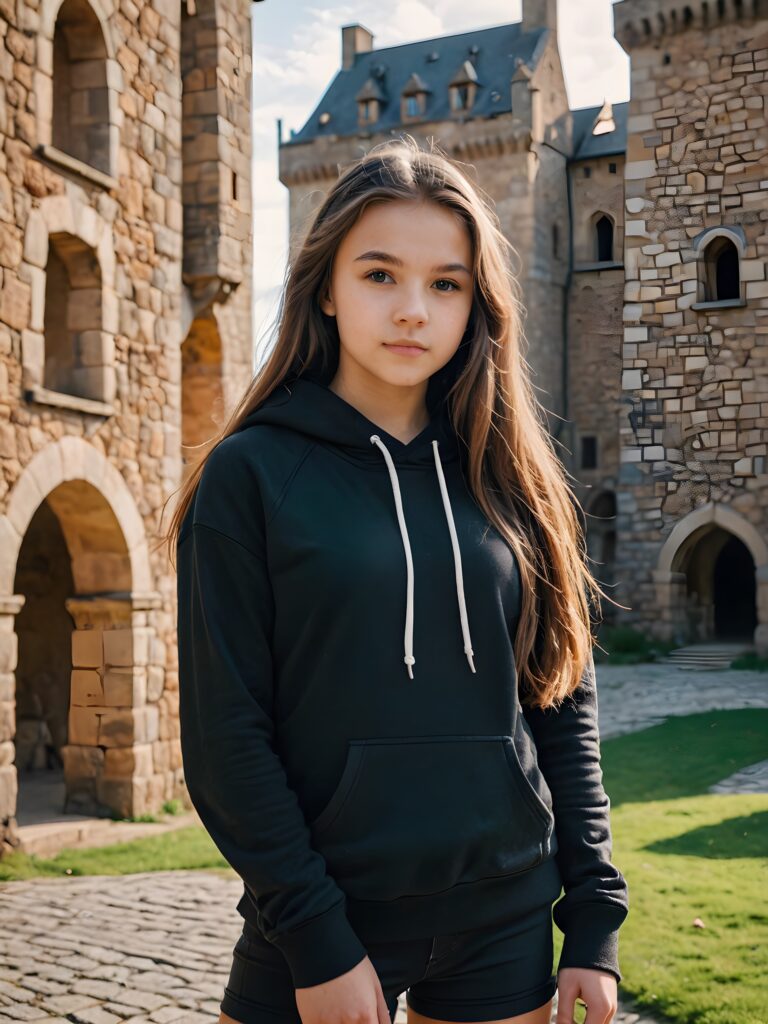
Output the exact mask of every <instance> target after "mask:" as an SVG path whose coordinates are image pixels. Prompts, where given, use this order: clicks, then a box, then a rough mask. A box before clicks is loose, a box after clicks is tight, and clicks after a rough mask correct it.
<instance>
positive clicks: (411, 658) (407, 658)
mask: <svg viewBox="0 0 768 1024" xmlns="http://www.w3.org/2000/svg"><path fill="white" fill-rule="evenodd" d="M403 661H404V662H405V664H406V665H407V666H408V675H409V676H410V677H411V679H413V668H412V667H411V666H413V665H415V664H416V659H415V658H414V656H413V655H412V654H406V656H405V657H404V658H403Z"/></svg>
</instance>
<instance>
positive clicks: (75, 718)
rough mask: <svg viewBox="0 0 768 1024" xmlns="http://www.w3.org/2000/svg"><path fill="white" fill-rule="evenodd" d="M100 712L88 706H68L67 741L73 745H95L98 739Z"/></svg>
mask: <svg viewBox="0 0 768 1024" xmlns="http://www.w3.org/2000/svg"><path fill="white" fill-rule="evenodd" d="M100 717H101V712H100V711H97V710H96V709H95V708H89V707H70V709H69V719H68V722H69V732H68V736H69V742H70V743H72V744H75V745H82V746H96V745H97V744H98V743H99V742H100V740H99V719H100Z"/></svg>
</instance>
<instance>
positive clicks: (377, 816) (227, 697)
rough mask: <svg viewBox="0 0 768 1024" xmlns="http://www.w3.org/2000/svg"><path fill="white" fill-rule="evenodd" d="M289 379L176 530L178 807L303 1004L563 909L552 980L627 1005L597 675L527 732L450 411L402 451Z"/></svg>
mask: <svg viewBox="0 0 768 1024" xmlns="http://www.w3.org/2000/svg"><path fill="white" fill-rule="evenodd" d="M326 381H327V378H325V379H323V378H321V377H320V376H319V375H313V376H309V375H307V374H305V375H304V376H302V377H301V378H295V377H293V378H289V379H288V381H287V382H286V383H284V384H282V385H281V386H280V387H278V388H277V389H275V391H273V393H272V394H271V395H270V396H269V398H268V399H267V400H266V401H264V402H263V403H262V404H261V406H260V407H259V408H258V409H257V410H256V411H255V412H253V413H252V414H251V415H250V416H249V417H248V419H247V421H246V422H245V423H244V424H243V426H242V427H241V429H240V430H238V431H237V432H236V433H234V434H232V435H231V436H229V437H227V438H226V439H225V440H224V441H223V442H222V443H221V444H219V445H218V446H217V447H216V448H215V449H214V451H213V452H212V453H211V455H210V456H209V458H208V461H207V463H206V465H205V469H204V471H203V474H202V477H201V480H200V484H199V487H198V489H197V492H196V495H195V500H194V502H193V504H192V505H191V506H190V509H189V511H188V513H187V515H186V517H185V519H184V522H183V524H182V529H181V533H180V536H179V543H178V549H177V557H178V641H179V671H180V725H181V743H182V753H183V761H184V771H185V778H186V784H187V787H188V791H189V794H190V797H191V799H192V801H193V803H194V805H195V807H196V809H197V811H198V813H199V815H200V817H201V819H202V821H203V823H204V825H205V827H206V829H207V830H208V832H209V833H210V835H211V837H212V839H213V841H214V843H215V844H216V846H217V847H218V849H219V850H220V851H221V853H222V854H223V856H224V857H225V858H226V860H227V861H228V862H229V863H230V864H231V865H232V867H233V868H234V869H235V871H236V872H237V873H238V874H239V875H240V877H241V878H242V879H243V882H244V892H243V896H242V898H241V900H240V902H239V904H238V910H239V912H240V913H241V915H242V916H243V917H244V918H245V919H246V920H248V921H249V922H250V923H251V924H253V925H255V926H256V927H257V928H258V929H259V930H260V931H261V933H262V934H263V935H264V936H265V937H266V938H267V939H268V940H269V941H271V942H273V943H274V945H275V946H276V947H277V948H279V949H280V950H281V951H282V953H283V954H284V956H285V958H286V961H287V963H288V965H289V968H290V971H291V975H292V979H293V984H294V986H295V987H297V988H300V987H306V986H310V985H316V984H320V983H321V982H324V981H328V980H330V979H331V978H334V977H337V976H339V975H341V974H343V973H345V972H346V971H348V970H351V969H352V968H353V967H354V966H355V965H356V964H357V963H359V962H360V961H361V960H362V959H363V957H364V956H365V955H366V953H367V950H366V943H368V942H372V941H375V940H377V939H382V940H383V939H397V938H419V937H421V938H423V937H429V936H432V935H437V934H445V933H450V932H456V931H463V930H466V929H469V928H475V927H480V926H485V925H492V924H493V923H495V922H500V921H502V920H504V919H508V918H509V917H510V916H515V915H518V914H522V913H525V912H526V909H530V908H532V907H534V906H536V905H541V904H543V903H545V902H553V901H555V900H557V898H558V896H560V894H561V891H562V888H563V887H564V889H565V894H564V895H563V896H562V897H561V898H560V899H559V901H558V902H556V903H555V905H554V911H553V913H554V920H555V923H556V924H557V925H558V927H559V928H560V929H561V931H563V932H564V933H565V939H564V944H563V950H562V954H561V957H560V961H559V967H569V966H581V967H593V968H601V969H603V970H607V971H610V972H612V973H613V974H614V975H615V977H616V978H617V980H619V981H620V980H621V973H620V971H619V964H618V930H619V927H620V926H621V924H622V922H623V921H624V919H625V917H626V915H627V912H628V907H629V904H628V891H627V885H626V881H625V879H624V877H623V875H622V874H621V873H620V871H619V870H618V869H617V868H616V867H615V866H614V865H613V864H612V862H611V859H610V857H611V849H612V836H611V830H610V821H609V810H610V801H609V798H608V796H607V794H606V792H605V790H604V788H603V782H602V770H601V766H600V744H599V736H598V719H597V693H596V686H595V676H594V664H593V662H592V661H591V660H590V664H589V666H588V669H587V671H586V672H585V674H584V679H583V681H582V685H581V686H580V688H579V689H578V690H577V691H576V693H575V694H574V696H573V697H572V698H570V699H569V700H567V701H566V702H565V703H564V704H563V705H562V707H561V708H560V709H559V710H555V709H550V710H549V711H541V710H538V709H530V708H528V707H526V708H524V709H523V707H522V706H521V704H520V701H519V697H518V684H517V671H516V666H515V659H514V653H513V642H514V637H515V630H516V628H517V624H518V619H519V615H520V606H521V587H520V575H519V571H518V566H517V561H516V559H515V556H514V554H513V552H512V549H511V548H510V546H509V545H508V543H507V542H506V541H505V540H504V539H503V538H502V536H501V535H500V534H499V533H498V531H497V530H495V529H494V528H493V527H492V526H491V525H490V523H489V522H488V520H487V519H486V518H485V516H484V515H483V513H482V512H481V510H480V508H479V506H478V505H477V503H476V502H475V501H474V499H473V497H472V496H471V494H470V491H469V489H468V487H467V485H466V483H465V475H464V469H463V466H464V463H463V456H462V453H461V452H460V449H459V445H458V441H457V438H456V435H455V433H454V431H453V429H452V427H451V424H450V420H449V418H448V414H447V407H446V403H445V401H444V400H443V401H439V402H437V403H435V402H434V401H432V402H431V404H430V406H429V409H430V415H431V419H430V422H429V424H428V426H427V427H425V428H424V430H422V431H421V432H420V433H419V434H418V435H417V436H416V437H415V438H414V439H413V440H412V441H410V442H409V443H407V444H404V443H403V442H401V441H399V440H398V439H397V438H395V437H393V436H392V435H390V434H388V433H387V431H385V430H383V429H382V428H381V427H380V426H377V425H376V424H375V423H373V422H371V421H370V420H369V419H368V418H367V417H366V416H364V415H363V414H362V413H361V412H359V411H358V410H357V409H356V408H355V407H354V406H352V405H350V404H349V403H348V402H346V401H345V400H344V399H342V398H341V397H340V396H338V395H336V394H335V393H334V392H333V391H331V390H330V389H329V388H328V386H327V383H326Z"/></svg>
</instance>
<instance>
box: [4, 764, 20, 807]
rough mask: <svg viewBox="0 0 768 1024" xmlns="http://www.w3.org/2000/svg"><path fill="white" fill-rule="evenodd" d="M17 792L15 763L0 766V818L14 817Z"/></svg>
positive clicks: (17, 783)
mask: <svg viewBox="0 0 768 1024" xmlns="http://www.w3.org/2000/svg"><path fill="white" fill-rule="evenodd" d="M18 793H19V782H18V776H17V774H16V765H14V764H9V765H4V766H3V767H2V768H0V820H2V819H4V818H6V819H7V818H13V817H15V815H16V800H17V797H18Z"/></svg>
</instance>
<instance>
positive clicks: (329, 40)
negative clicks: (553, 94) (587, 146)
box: [251, 0, 629, 355]
mask: <svg viewBox="0 0 768 1024" xmlns="http://www.w3.org/2000/svg"><path fill="white" fill-rule="evenodd" d="M611 8H612V0H560V3H559V15H558V37H559V46H560V54H561V58H562V61H563V69H564V72H565V84H566V89H567V92H568V102H569V104H570V106H571V108H572V109H576V108H578V107H589V106H597V105H598V104H602V103H603V102H604V100H606V99H607V100H610V101H611V102H612V103H624V102H626V101H627V100H628V99H629V58H628V57H627V54H626V53H625V52H624V50H623V49H622V48H621V47H620V46H619V44H618V43H617V42H616V40H615V39H614V38H613V12H612V9H611ZM520 18H521V0H473V2H472V3H467V2H466V0H390V2H389V3H382V2H381V0H375V2H374V0H355V2H354V3H340V2H334V0H264V2H263V3H253V4H251V21H252V43H253V115H252V116H253V120H252V130H253V157H254V159H253V237H254V253H253V255H254V271H253V287H254V321H253V327H254V341H255V343H256V348H257V349H262V347H263V346H264V345H265V344H266V345H268V344H269V340H270V338H271V335H272V331H273V321H274V318H275V316H276V313H277V303H278V299H279V293H280V288H281V286H282V282H283V275H284V273H285V265H286V260H287V256H288V191H287V189H286V188H285V186H284V185H282V184H281V183H280V181H279V179H278V142H277V133H278V128H277V122H278V119H281V120H282V136H283V139H284V140H286V139H288V138H289V136H290V131H291V129H292V128H293V129H295V130H296V131H298V130H299V129H300V128H301V127H302V125H303V124H304V122H305V121H306V119H307V118H308V117H309V115H310V114H311V113H312V111H313V110H314V108H315V106H316V105H317V103H318V102H319V100H320V98H321V97H322V95H323V93H324V92H325V90H326V89H327V87H328V86H329V85H330V83H331V81H332V80H333V78H334V76H335V75H336V73H337V71H338V70H339V67H340V65H341V26H342V25H349V24H353V23H359V24H361V25H364V26H365V27H366V28H367V29H369V30H370V31H371V32H372V33H373V35H374V43H373V45H374V48H377V47H383V46H393V45H396V44H398V43H407V42H413V41H415V40H417V39H431V38H433V37H435V36H441V35H453V34H455V33H458V32H466V31H469V30H471V29H473V28H478V29H479V28H488V27H490V26H492V25H504V24H510V23H512V22H515V21H519V20H520ZM262 355H263V351H262Z"/></svg>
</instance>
